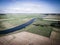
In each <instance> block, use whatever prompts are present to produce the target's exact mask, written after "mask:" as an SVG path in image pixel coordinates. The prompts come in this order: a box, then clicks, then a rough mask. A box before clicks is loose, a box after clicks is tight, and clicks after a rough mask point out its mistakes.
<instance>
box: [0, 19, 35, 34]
mask: <svg viewBox="0 0 60 45" xmlns="http://www.w3.org/2000/svg"><path fill="white" fill-rule="evenodd" d="M34 20H35V18H33V19H31V20H30V21H28V22H26V23H24V24H21V25H19V26H16V27H14V28H10V29H6V30H3V31H0V34H8V33H11V32H14V31H17V30H20V29H23V28H25V27H26V26H28V25H30V24H32V23H33V22H34Z"/></svg>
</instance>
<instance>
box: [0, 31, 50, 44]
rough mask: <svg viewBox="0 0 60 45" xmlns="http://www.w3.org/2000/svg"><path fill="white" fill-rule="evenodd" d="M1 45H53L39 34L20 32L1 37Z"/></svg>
mask: <svg viewBox="0 0 60 45" xmlns="http://www.w3.org/2000/svg"><path fill="white" fill-rule="evenodd" d="M0 45H51V41H50V39H49V38H47V37H43V36H40V35H37V34H33V33H29V32H20V33H16V34H11V35H6V36H2V37H0Z"/></svg>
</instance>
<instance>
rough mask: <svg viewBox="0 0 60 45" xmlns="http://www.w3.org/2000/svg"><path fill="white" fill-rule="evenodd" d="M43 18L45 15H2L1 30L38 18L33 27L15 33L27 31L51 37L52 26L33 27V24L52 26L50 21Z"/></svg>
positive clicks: (0, 17)
mask: <svg viewBox="0 0 60 45" xmlns="http://www.w3.org/2000/svg"><path fill="white" fill-rule="evenodd" d="M42 16H44V15H41V14H6V15H3V16H1V15H0V20H2V21H0V30H5V29H9V28H12V27H15V26H18V25H21V24H23V23H25V22H27V21H29V20H30V19H31V18H36V20H35V21H34V23H32V24H31V25H29V26H27V27H25V28H24V29H21V30H19V31H16V32H13V33H17V32H21V31H27V32H32V33H35V34H39V35H43V36H46V37H49V36H50V33H51V31H52V28H51V27H50V26H41V25H39V26H35V25H33V24H50V22H49V23H48V21H44V20H42V18H41V17H42ZM11 34H12V33H11Z"/></svg>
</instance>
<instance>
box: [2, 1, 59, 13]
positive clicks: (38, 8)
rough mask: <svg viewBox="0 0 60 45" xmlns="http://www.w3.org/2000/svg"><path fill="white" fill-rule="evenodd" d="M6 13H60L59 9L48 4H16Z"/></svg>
mask: <svg viewBox="0 0 60 45" xmlns="http://www.w3.org/2000/svg"><path fill="white" fill-rule="evenodd" d="M2 10H4V13H58V11H56V10H57V9H56V8H55V7H53V6H51V5H49V4H46V3H39V4H38V3H37V4H36V3H20V2H18V3H14V4H11V5H9V6H7V7H6V8H5V9H2Z"/></svg>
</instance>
